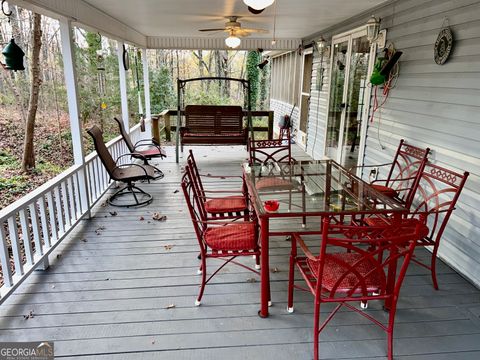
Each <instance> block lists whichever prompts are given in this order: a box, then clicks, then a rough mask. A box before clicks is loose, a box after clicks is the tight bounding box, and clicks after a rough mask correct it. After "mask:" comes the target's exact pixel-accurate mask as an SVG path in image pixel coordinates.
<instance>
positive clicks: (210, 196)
mask: <svg viewBox="0 0 480 360" xmlns="http://www.w3.org/2000/svg"><path fill="white" fill-rule="evenodd" d="M185 172H186V173H187V175H188V176H190V179H189V180H190V181H191V182H192V184H193V186H195V190H196V192H197V194H198V200H199V201H200V204H201V205H202V207H203V209H204V210H205V212H206V213H207V214H208V215H209V216H212V217H223V216H225V215H226V216H233V215H237V216H248V204H247V189H246V185H245V183H244V181H243V178H242V177H241V176H226V175H211V174H204V175H202V174H200V171H199V169H198V166H197V162H196V161H195V157H194V155H193V151H192V150H189V154H188V157H187V166H185ZM202 178H208V179H221V180H226V179H238V180H240V181H241V183H242V185H241V188H237V189H222V190H206V189H205V187H204V185H203V181H202ZM226 194H235V195H226Z"/></svg>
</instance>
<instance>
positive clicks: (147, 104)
mask: <svg viewBox="0 0 480 360" xmlns="http://www.w3.org/2000/svg"><path fill="white" fill-rule="evenodd" d="M142 62H143V91H144V94H145V118H146V120H147V124H148V126H147V128H146V134H145V135H146V136H147V138H148V139H151V138H152V126H151V122H152V109H151V105H150V78H149V73H148V59H147V49H145V48H144V49H142Z"/></svg>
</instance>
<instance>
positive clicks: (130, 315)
mask: <svg viewBox="0 0 480 360" xmlns="http://www.w3.org/2000/svg"><path fill="white" fill-rule="evenodd" d="M168 150H169V155H170V157H169V158H168V159H167V160H164V161H162V162H159V164H160V166H161V168H162V169H163V170H164V172H165V175H166V176H165V179H163V180H160V181H157V182H155V183H152V184H150V185H147V184H145V185H144V184H142V185H141V186H142V187H144V188H145V189H147V191H149V192H151V193H152V194H153V196H154V202H153V203H152V204H151V205H149V206H148V207H145V208H142V209H119V208H112V207H109V206H106V207H103V206H101V204H99V205H98V206H97V208H96V209H95V211H94V212H93V218H92V219H91V220H85V221H84V222H83V225H82V227H81V228H78V229H76V230H75V231H74V232H73V233H72V235H71V236H70V237H69V239H67V240H66V241H64V243H63V244H62V245H61V246H60V247H59V248H58V250H57V251H56V253H54V255H53V256H52V260H51V267H50V268H49V270H47V271H44V272H40V271H37V272H35V273H34V274H33V275H32V276H31V277H30V278H29V279H28V280H27V281H26V282H25V283H24V284H23V285H22V286H21V287H20V288H19V289H18V290H17V291H16V292H15V293H14V294H13V295H12V296H11V297H10V298H9V299H8V300H7V301H6V303H5V304H4V305H2V306H1V307H0V341H37V340H38V341H40V340H54V341H55V352H56V357H57V358H81V359H172V360H177V359H208V360H215V359H262V360H270V359H272V360H273V359H275V360H281V359H311V358H312V342H311V340H312V318H313V315H312V310H313V307H312V299H311V297H310V296H309V295H308V294H302V293H299V292H296V294H295V305H296V307H295V309H296V311H295V313H294V314H287V312H286V293H287V281H286V280H287V275H288V274H287V262H288V252H289V242H287V241H285V239H284V238H275V239H272V241H271V246H270V256H271V267H272V268H277V269H278V272H275V273H272V274H271V278H272V300H273V302H274V305H273V307H272V308H271V309H270V312H271V316H270V318H268V319H260V318H259V317H258V316H257V310H258V308H259V283H258V282H251V281H250V280H249V279H251V278H252V274H251V273H248V272H246V271H245V270H243V269H241V268H238V267H235V266H230V267H227V268H226V269H225V271H223V272H222V273H221V274H220V275H218V276H217V277H216V278H215V281H214V283H213V284H211V285H208V286H207V288H206V294H205V296H204V299H203V303H202V306H201V307H198V308H197V307H194V300H195V296H196V294H197V290H198V283H199V278H198V276H197V275H196V269H197V265H198V260H197V244H196V240H195V238H194V234H193V228H192V225H191V223H190V220H189V218H188V216H187V213H186V208H185V205H184V200H183V195H182V193H181V189H180V187H179V179H180V174H181V164H180V165H177V164H175V162H174V156H173V149H168ZM195 153H196V155H197V160H198V164H199V167H200V168H202V170H203V172H204V173H212V174H214V173H219V172H220V173H224V174H240V173H241V170H240V166H239V164H240V163H241V162H242V161H243V160H244V159H245V157H246V151H245V150H244V149H243V148H242V147H221V148H209V147H203V148H200V147H198V148H195ZM295 153H296V154H295V156H296V157H297V158H301V157H302V153H301V152H300V150H299V149H296V150H295ZM303 156H304V155H303ZM179 190H180V191H179ZM113 212H116V216H113V215H112V214H115V213H113ZM154 212H159V213H160V214H162V215H166V216H167V220H166V221H165V222H158V221H154V220H152V214H153V213H154ZM247 260H249V259H247ZM250 260H251V259H250ZM439 280H440V286H441V290H440V291H434V290H433V288H432V286H431V283H430V278H429V275H428V273H427V272H426V271H425V270H423V269H421V268H419V267H418V266H415V265H412V266H411V268H410V270H409V274H408V276H407V279H406V281H405V283H404V287H403V289H402V292H401V300H400V302H399V310H398V313H397V318H396V319H397V323H396V329H395V354H396V359H405V360H406V359H418V360H427V359H428V360H433V359H435V360H447V359H448V360H458V359H479V358H480V320H479V315H480V291H479V290H478V289H476V288H474V287H473V286H472V285H470V284H469V283H468V282H466V281H465V280H464V279H463V278H462V277H461V276H459V275H458V274H456V273H455V272H454V271H452V270H451V269H450V268H448V267H447V266H445V265H444V264H440V266H439ZM31 311H32V312H33V315H34V316H33V318H29V319H28V320H26V319H24V315H26V314H29V313H30V312H31ZM368 311H370V312H372V313H376V314H380V315H382V314H383V312H382V310H381V307H380V304H370V307H369V310H368ZM320 346H321V354H322V359H384V358H386V357H385V354H386V341H385V334H384V333H383V332H382V331H381V330H380V329H378V328H376V327H375V326H374V325H372V324H370V323H367V322H366V321H365V319H363V318H362V317H359V316H358V315H357V314H355V313H352V312H341V313H339V314H337V316H336V317H335V318H334V320H333V321H332V323H331V324H330V325H329V326H328V327H327V328H326V329H325V331H324V332H323V333H322V336H321V345H320Z"/></svg>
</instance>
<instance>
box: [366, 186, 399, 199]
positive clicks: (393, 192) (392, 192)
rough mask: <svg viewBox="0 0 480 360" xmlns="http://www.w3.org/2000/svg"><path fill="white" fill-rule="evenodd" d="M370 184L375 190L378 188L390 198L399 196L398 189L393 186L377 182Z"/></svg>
mask: <svg viewBox="0 0 480 360" xmlns="http://www.w3.org/2000/svg"><path fill="white" fill-rule="evenodd" d="M370 186H371V187H372V188H374V189H375V190H377V191H378V192H380V193H382V194H383V195H385V196H388V197H390V198H394V197H397V196H398V191H396V190H394V189H392V188H391V187H388V186H384V185H377V184H370Z"/></svg>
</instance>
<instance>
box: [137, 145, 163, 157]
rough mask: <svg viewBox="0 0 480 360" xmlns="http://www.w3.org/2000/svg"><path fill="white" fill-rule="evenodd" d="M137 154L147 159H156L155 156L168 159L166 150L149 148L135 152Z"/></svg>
mask: <svg viewBox="0 0 480 360" xmlns="http://www.w3.org/2000/svg"><path fill="white" fill-rule="evenodd" d="M135 152H137V153H139V154H141V155H143V156H145V157H147V158H148V157H155V156H161V157H166V156H167V154H166V153H165V150H163V149H161V150H159V149H158V148H157V147H151V148H147V149H145V150H138V149H137V150H135Z"/></svg>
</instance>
